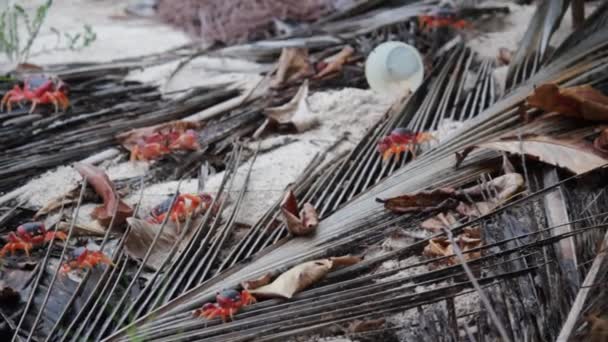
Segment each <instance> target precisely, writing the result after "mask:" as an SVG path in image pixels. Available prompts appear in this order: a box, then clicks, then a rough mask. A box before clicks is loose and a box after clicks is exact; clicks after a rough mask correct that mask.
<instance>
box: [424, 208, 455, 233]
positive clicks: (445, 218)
mask: <svg viewBox="0 0 608 342" xmlns="http://www.w3.org/2000/svg"><path fill="white" fill-rule="evenodd" d="M460 204H462V202H461V203H460ZM460 204H459V205H460ZM457 210H458V209H457ZM456 222H457V220H456V217H455V216H454V214H453V213H452V212H450V211H448V212H447V213H445V214H444V213H439V214H438V215H437V216H433V217H431V218H429V219H426V220H424V221H423V222H422V223H421V224H420V227H421V228H423V229H426V230H430V231H432V232H433V233H439V232H442V231H443V228H449V227H451V226H452V225H454V224H455V223H456Z"/></svg>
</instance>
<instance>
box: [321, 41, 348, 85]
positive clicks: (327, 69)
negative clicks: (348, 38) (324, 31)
mask: <svg viewBox="0 0 608 342" xmlns="http://www.w3.org/2000/svg"><path fill="white" fill-rule="evenodd" d="M354 53H355V49H353V47H352V46H350V45H347V46H345V47H344V48H343V49H342V50H341V51H340V52H338V53H337V54H336V55H335V56H332V57H331V58H330V59H329V60H328V61H327V62H326V64H325V65H324V67H323V69H321V70H320V71H319V72H318V73H317V74H316V75H315V76H314V78H315V79H320V78H323V77H325V76H327V75H330V74H333V73H338V72H340V71H342V67H343V66H344V65H345V64H346V63H347V62H348V59H349V58H350V57H352V55H353V54H354Z"/></svg>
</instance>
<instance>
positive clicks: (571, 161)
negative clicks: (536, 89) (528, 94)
mask: <svg viewBox="0 0 608 342" xmlns="http://www.w3.org/2000/svg"><path fill="white" fill-rule="evenodd" d="M473 148H488V149H492V150H497V151H505V152H509V153H516V154H520V155H521V154H524V155H526V156H529V157H533V158H536V159H538V160H540V161H542V162H544V163H547V164H551V165H554V166H558V167H561V168H564V169H566V170H569V171H570V172H573V173H575V174H581V173H585V172H587V171H590V170H593V169H595V168H598V167H601V166H603V165H604V164H606V163H608V154H605V153H602V152H601V151H598V150H597V149H595V148H594V147H593V145H592V144H590V143H587V142H584V141H571V140H565V139H555V138H550V137H545V136H526V137H523V138H522V139H521V140H520V139H512V138H509V139H503V140H497V141H491V142H486V143H482V144H479V145H476V146H475V147H473ZM469 149H472V148H469ZM465 157H466V156H465Z"/></svg>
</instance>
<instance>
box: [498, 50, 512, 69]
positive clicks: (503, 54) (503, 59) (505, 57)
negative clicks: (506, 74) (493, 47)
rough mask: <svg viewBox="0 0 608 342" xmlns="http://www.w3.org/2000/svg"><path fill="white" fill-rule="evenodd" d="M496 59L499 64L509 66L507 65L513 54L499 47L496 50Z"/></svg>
mask: <svg viewBox="0 0 608 342" xmlns="http://www.w3.org/2000/svg"><path fill="white" fill-rule="evenodd" d="M497 59H498V62H499V63H500V64H502V65H509V63H511V59H513V52H511V50H509V49H507V48H505V47H501V48H500V49H498V57H497Z"/></svg>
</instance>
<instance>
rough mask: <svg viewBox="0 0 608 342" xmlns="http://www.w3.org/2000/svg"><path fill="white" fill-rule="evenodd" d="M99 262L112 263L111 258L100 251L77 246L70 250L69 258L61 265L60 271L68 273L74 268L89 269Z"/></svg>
mask: <svg viewBox="0 0 608 342" xmlns="http://www.w3.org/2000/svg"><path fill="white" fill-rule="evenodd" d="M99 264H106V265H112V260H111V259H110V258H109V257H107V256H106V255H105V254H103V252H102V251H92V250H89V249H88V248H86V247H78V248H75V249H74V250H73V251H72V255H71V258H70V260H68V261H67V262H65V263H64V264H63V265H62V266H61V273H68V272H70V271H71V270H74V269H81V270H82V269H91V268H93V267H95V266H97V265H99Z"/></svg>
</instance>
